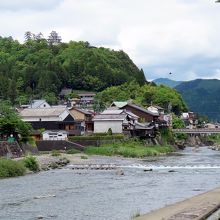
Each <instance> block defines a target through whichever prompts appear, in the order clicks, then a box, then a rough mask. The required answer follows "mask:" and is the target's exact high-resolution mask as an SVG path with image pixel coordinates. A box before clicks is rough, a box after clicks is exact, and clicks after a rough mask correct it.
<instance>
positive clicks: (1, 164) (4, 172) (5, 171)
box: [0, 159, 26, 178]
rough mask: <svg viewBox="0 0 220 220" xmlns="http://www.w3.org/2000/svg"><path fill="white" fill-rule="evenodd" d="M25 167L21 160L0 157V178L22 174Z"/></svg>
mask: <svg viewBox="0 0 220 220" xmlns="http://www.w3.org/2000/svg"><path fill="white" fill-rule="evenodd" d="M25 172H26V168H25V166H24V164H23V163H22V162H21V161H14V160H7V159H0V178H4V177H15V176H23V175H24V174H25Z"/></svg>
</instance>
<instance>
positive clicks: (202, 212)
mask: <svg viewBox="0 0 220 220" xmlns="http://www.w3.org/2000/svg"><path fill="white" fill-rule="evenodd" d="M218 209H220V188H217V189H214V190H212V191H208V192H206V193H203V194H200V195H198V196H194V197H192V198H190V199H186V200H184V201H182V202H178V203H176V204H173V205H169V206H166V207H164V208H161V209H158V210H156V211H152V212H150V213H148V214H146V215H143V216H140V217H137V218H135V219H136V220H206V219H207V218H208V217H209V216H210V215H212V214H213V213H214V212H215V211H216V210H218Z"/></svg>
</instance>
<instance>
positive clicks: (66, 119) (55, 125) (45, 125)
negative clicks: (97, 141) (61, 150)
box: [20, 107, 84, 138]
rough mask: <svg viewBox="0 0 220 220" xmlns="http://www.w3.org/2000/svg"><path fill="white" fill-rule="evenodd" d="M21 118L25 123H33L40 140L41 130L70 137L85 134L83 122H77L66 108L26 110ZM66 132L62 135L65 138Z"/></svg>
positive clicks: (35, 134) (21, 114) (21, 113)
mask: <svg viewBox="0 0 220 220" xmlns="http://www.w3.org/2000/svg"><path fill="white" fill-rule="evenodd" d="M20 116H21V118H22V119H23V120H24V121H26V122H29V123H31V125H32V127H33V128H34V130H35V132H34V136H36V138H39V132H37V131H39V130H41V129H44V130H45V131H51V132H58V131H59V132H61V131H65V132H67V133H68V136H71V135H81V134H83V133H84V128H83V126H82V122H81V121H77V120H75V119H74V117H73V116H72V115H71V113H70V112H69V110H68V109H67V108H65V107H50V108H26V109H24V110H23V111H21V112H20ZM65 132H63V133H62V135H63V136H64V133H65ZM47 133H49V132H47ZM37 134H38V135H37Z"/></svg>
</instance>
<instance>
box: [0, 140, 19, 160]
mask: <svg viewBox="0 0 220 220" xmlns="http://www.w3.org/2000/svg"><path fill="white" fill-rule="evenodd" d="M22 154H23V151H22V149H21V147H20V146H19V144H18V142H17V141H15V142H10V143H9V142H7V141H0V157H11V158H16V157H21V156H22Z"/></svg>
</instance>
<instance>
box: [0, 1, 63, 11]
mask: <svg viewBox="0 0 220 220" xmlns="http://www.w3.org/2000/svg"><path fill="white" fill-rule="evenodd" d="M62 1H63V0H11V1H10V0H8V1H5V0H0V11H5V10H6V11H24V10H34V11H39V10H48V9H51V8H54V7H57V6H58V5H59V4H60V3H61V2H62Z"/></svg>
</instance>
